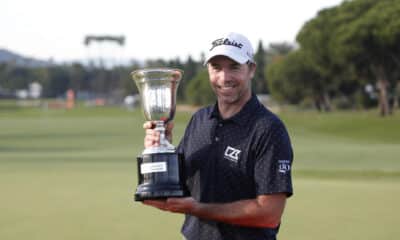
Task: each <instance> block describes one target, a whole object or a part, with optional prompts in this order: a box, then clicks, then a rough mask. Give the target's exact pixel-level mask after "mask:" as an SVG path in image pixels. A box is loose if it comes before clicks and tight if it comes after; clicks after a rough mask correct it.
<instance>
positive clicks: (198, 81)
mask: <svg viewBox="0 0 400 240" xmlns="http://www.w3.org/2000/svg"><path fill="white" fill-rule="evenodd" d="M187 96H188V97H187V100H188V102H189V103H191V104H194V105H207V104H211V103H212V102H214V101H215V95H214V93H213V91H212V89H211V87H210V81H209V79H208V72H207V69H203V70H201V71H199V72H198V73H197V75H196V76H195V77H194V78H193V79H192V80H191V81H190V83H189V84H188V86H187Z"/></svg>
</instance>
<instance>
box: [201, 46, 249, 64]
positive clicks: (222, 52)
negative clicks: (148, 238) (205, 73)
mask: <svg viewBox="0 0 400 240" xmlns="http://www.w3.org/2000/svg"><path fill="white" fill-rule="evenodd" d="M215 56H226V57H228V58H230V59H232V60H233V61H235V62H237V63H239V64H244V63H246V62H247V61H249V58H248V57H243V56H242V55H238V54H235V52H233V51H232V50H230V49H229V47H225V46H219V47H218V48H217V49H213V50H212V52H211V53H209V55H207V58H206V59H205V61H204V65H207V63H208V62H209V61H210V60H211V59H212V58H213V57H215Z"/></svg>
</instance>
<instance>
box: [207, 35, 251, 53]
mask: <svg viewBox="0 0 400 240" xmlns="http://www.w3.org/2000/svg"><path fill="white" fill-rule="evenodd" d="M211 44H212V47H211V49H210V51H211V50H213V49H214V48H215V47H217V46H220V45H229V46H234V47H237V48H242V47H243V44H242V43H238V42H236V41H235V40H229V38H218V39H217V40H214V41H213V42H212V43H211Z"/></svg>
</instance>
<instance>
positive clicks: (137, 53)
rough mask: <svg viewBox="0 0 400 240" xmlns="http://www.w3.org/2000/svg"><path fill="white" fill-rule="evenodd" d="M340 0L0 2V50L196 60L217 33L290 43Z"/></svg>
mask: <svg viewBox="0 0 400 240" xmlns="http://www.w3.org/2000/svg"><path fill="white" fill-rule="evenodd" d="M341 2H342V0H306V1H294V0H279V1H278V0H275V1H271V0H258V1H257V0H246V1H243V0H242V1H236V0H198V1H190V0H186V1H185V0H169V1H165V0H141V1H137V0H113V1H109V0H107V1H101V0H68V1H66V0H35V1H31V0H0V9H1V14H0V48H6V49H9V50H11V51H15V52H17V53H20V54H23V55H27V56H30V57H35V58H40V59H44V60H46V59H53V60H54V61H58V62H62V61H72V60H82V59H87V58H93V57H96V56H102V57H106V58H107V57H110V58H119V59H138V60H143V59H149V58H153V59H154V58H164V59H171V58H175V57H180V58H182V59H186V58H187V56H188V55H191V56H192V57H193V58H195V59H199V58H200V54H201V52H203V51H204V50H205V49H206V48H207V47H208V45H209V42H210V41H212V40H214V39H216V38H218V37H219V35H220V34H221V33H225V32H230V31H234V32H239V33H242V34H244V35H246V36H247V37H248V38H249V39H250V41H251V42H252V43H253V45H256V44H257V43H258V41H259V40H262V41H263V43H264V45H268V44H269V43H271V42H283V41H286V42H294V41H295V36H296V34H297V32H298V31H299V30H300V28H301V27H302V25H303V24H304V23H305V22H306V21H307V20H310V19H311V18H313V17H314V16H315V15H316V14H317V12H318V11H319V10H321V9H322V8H326V7H331V6H335V5H338V4H340V3H341ZM89 34H91V35H105V34H106V35H117V36H119V35H124V36H125V37H126V44H125V45H124V47H120V46H118V45H116V44H113V43H103V44H100V43H98V44H96V43H95V44H91V45H89V47H85V45H84V44H83V41H84V38H85V36H86V35H89Z"/></svg>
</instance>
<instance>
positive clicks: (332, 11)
mask: <svg viewBox="0 0 400 240" xmlns="http://www.w3.org/2000/svg"><path fill="white" fill-rule="evenodd" d="M398 13H400V1H398V0H380V1H376V0H352V1H344V2H343V3H342V4H340V5H338V6H335V7H331V8H326V9H323V10H321V11H319V13H318V14H317V16H316V17H315V18H313V19H311V20H309V21H308V22H306V23H305V24H304V25H303V27H302V28H301V30H300V31H299V33H298V34H297V37H296V41H297V43H296V44H291V43H286V42H283V43H272V44H269V45H268V46H267V47H265V46H264V45H263V42H262V41H259V42H258V45H257V46H256V53H255V56H254V57H255V60H256V62H257V66H258V67H257V72H256V74H255V78H254V80H253V82H252V89H253V91H254V92H255V93H256V94H271V95H272V96H273V97H274V99H277V100H279V101H280V102H284V103H288V104H295V105H298V106H301V107H315V108H316V109H318V110H320V111H330V110H332V109H334V108H368V107H377V106H379V109H380V113H381V114H382V115H387V114H390V113H391V112H392V110H393V109H394V108H395V107H396V106H398V100H399V95H400V94H399V92H400V44H399V43H400V19H399V18H398ZM203 61H204V56H203V55H202V57H201V58H200V60H198V61H196V60H195V59H193V58H192V57H191V56H188V57H187V59H185V60H181V59H179V58H177V59H171V60H164V59H152V60H146V61H145V62H143V63H139V62H133V63H132V64H130V65H129V66H117V67H113V68H104V67H101V66H94V65H90V64H89V65H83V64H80V63H71V64H62V65H60V64H59V65H52V66H48V67H38V68H28V67H23V66H17V65H14V64H10V63H9V64H0V90H1V89H3V90H4V89H7V90H9V91H12V90H16V89H21V88H26V87H27V85H28V84H29V83H31V82H39V83H40V84H41V85H42V86H43V97H46V98H54V97H62V96H63V95H64V94H65V92H66V91H67V89H73V90H74V91H75V92H76V93H77V96H82V97H88V98H89V97H96V96H102V97H117V98H118V97H119V98H121V97H123V96H126V95H131V94H136V93H137V89H136V86H135V84H134V82H133V81H132V80H131V78H130V75H129V74H130V72H132V71H133V70H136V69H139V68H144V67H175V68H180V69H182V70H183V71H184V76H183V79H182V81H181V83H180V86H179V90H178V101H180V102H185V103H190V104H196V105H203V104H209V103H212V102H213V101H215V98H214V94H213V93H212V90H211V88H210V87H209V81H208V75H207V72H206V68H205V67H204V65H203Z"/></svg>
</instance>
